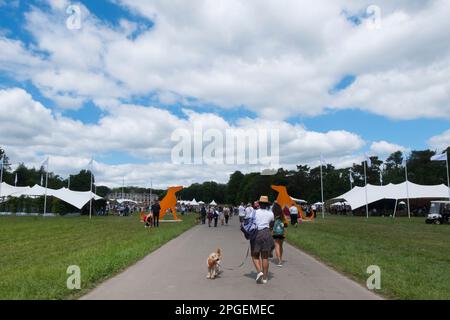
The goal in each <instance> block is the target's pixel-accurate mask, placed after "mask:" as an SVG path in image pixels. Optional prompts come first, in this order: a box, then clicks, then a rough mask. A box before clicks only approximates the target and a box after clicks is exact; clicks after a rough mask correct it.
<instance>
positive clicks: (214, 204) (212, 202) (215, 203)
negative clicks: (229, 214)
mask: <svg viewBox="0 0 450 320" xmlns="http://www.w3.org/2000/svg"><path fill="white" fill-rule="evenodd" d="M209 205H211V206H217V202H216V201H214V200H213V201H211V203H210V204H209Z"/></svg>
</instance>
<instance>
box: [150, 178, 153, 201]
mask: <svg viewBox="0 0 450 320" xmlns="http://www.w3.org/2000/svg"><path fill="white" fill-rule="evenodd" d="M152 195H153V179H150V205H151V204H152Z"/></svg>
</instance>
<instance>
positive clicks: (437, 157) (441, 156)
mask: <svg viewBox="0 0 450 320" xmlns="http://www.w3.org/2000/svg"><path fill="white" fill-rule="evenodd" d="M430 160H431V161H447V152H444V153H441V154H437V155H434V156H432V157H431V159H430Z"/></svg>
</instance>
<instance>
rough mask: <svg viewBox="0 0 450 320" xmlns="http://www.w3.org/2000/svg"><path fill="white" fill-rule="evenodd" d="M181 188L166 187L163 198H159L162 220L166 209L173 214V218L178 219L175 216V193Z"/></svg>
mask: <svg viewBox="0 0 450 320" xmlns="http://www.w3.org/2000/svg"><path fill="white" fill-rule="evenodd" d="M181 189H183V187H181V186H178V187H170V188H169V189H167V195H166V196H165V197H164V199H162V200H161V202H160V203H159V205H160V206H161V213H160V217H159V218H160V219H161V220H162V219H163V218H164V216H165V215H166V213H167V209H170V211H172V214H173V218H174V219H175V220H179V219H178V218H177V196H176V193H177V192H178V191H180V190H181Z"/></svg>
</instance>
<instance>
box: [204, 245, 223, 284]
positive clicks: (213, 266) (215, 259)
mask: <svg viewBox="0 0 450 320" xmlns="http://www.w3.org/2000/svg"><path fill="white" fill-rule="evenodd" d="M221 260H222V250H220V248H219V249H217V251H216V252H213V253H211V254H210V255H209V256H208V260H206V264H207V265H208V275H207V276H206V278H207V279H215V278H216V277H217V276H218V275H219V274H220V273H221V272H222V270H220V262H221Z"/></svg>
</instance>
